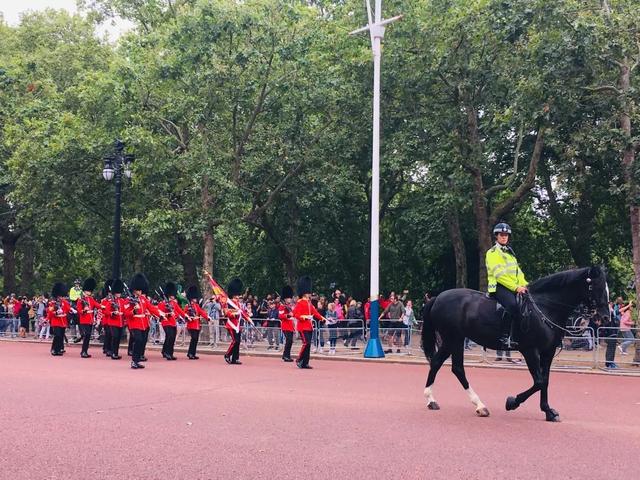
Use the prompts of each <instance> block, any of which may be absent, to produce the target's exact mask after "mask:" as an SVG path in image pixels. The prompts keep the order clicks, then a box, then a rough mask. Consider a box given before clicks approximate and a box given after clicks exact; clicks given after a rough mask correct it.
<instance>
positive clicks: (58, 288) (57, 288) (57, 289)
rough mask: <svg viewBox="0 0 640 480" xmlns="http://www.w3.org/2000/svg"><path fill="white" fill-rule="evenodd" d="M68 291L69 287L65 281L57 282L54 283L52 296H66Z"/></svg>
mask: <svg viewBox="0 0 640 480" xmlns="http://www.w3.org/2000/svg"><path fill="white" fill-rule="evenodd" d="M68 291H69V289H68V288H67V286H66V285H65V284H64V283H62V282H57V283H55V284H54V285H53V288H52V289H51V296H52V297H53V298H58V297H66V296H67V293H68Z"/></svg>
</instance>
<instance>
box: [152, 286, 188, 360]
mask: <svg viewBox="0 0 640 480" xmlns="http://www.w3.org/2000/svg"><path fill="white" fill-rule="evenodd" d="M164 294H165V296H166V297H167V298H166V300H163V301H162V302H160V303H159V304H158V309H160V310H161V311H162V312H164V313H165V315H166V316H165V317H164V318H163V319H162V321H161V322H160V323H161V325H162V329H163V330H164V343H163V344H162V357H163V358H165V359H166V360H177V358H176V357H175V356H174V355H173V349H174V346H175V344H176V334H177V333H178V324H177V323H176V319H177V318H181V317H184V316H185V312H184V311H183V310H182V308H180V304H179V303H178V301H177V300H176V295H177V294H178V287H177V286H176V284H175V283H173V282H167V284H166V285H165V286H164Z"/></svg>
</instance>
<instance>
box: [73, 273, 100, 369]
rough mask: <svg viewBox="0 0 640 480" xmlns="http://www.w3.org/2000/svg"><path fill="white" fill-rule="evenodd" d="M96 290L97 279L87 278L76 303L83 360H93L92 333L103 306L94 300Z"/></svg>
mask: <svg viewBox="0 0 640 480" xmlns="http://www.w3.org/2000/svg"><path fill="white" fill-rule="evenodd" d="M95 288H96V281H95V279H93V278H87V279H86V280H85V281H84V283H83V284H82V295H81V297H80V298H79V299H78V301H77V302H76V310H77V311H78V323H79V324H80V336H81V337H82V351H81V352H80V356H81V357H82V358H91V355H89V342H90V341H91V331H92V330H93V324H94V322H95V320H96V312H98V311H100V309H101V305H100V304H99V303H98V302H97V301H96V300H95V298H93V290H94V289H95Z"/></svg>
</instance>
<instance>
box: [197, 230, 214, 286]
mask: <svg viewBox="0 0 640 480" xmlns="http://www.w3.org/2000/svg"><path fill="white" fill-rule="evenodd" d="M213 241H214V236H213V227H211V226H210V227H209V228H207V230H206V231H205V232H204V247H203V249H202V268H203V270H206V271H207V272H209V273H210V274H211V276H213V277H214V278H215V276H214V271H213V247H214V243H213ZM200 291H201V292H202V296H203V297H204V298H209V297H211V293H212V291H211V285H209V280H208V279H207V278H206V277H205V276H204V275H203V276H202V281H201V283H200Z"/></svg>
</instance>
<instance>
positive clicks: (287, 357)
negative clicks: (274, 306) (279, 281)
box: [278, 285, 295, 362]
mask: <svg viewBox="0 0 640 480" xmlns="http://www.w3.org/2000/svg"><path fill="white" fill-rule="evenodd" d="M280 298H282V301H283V303H280V304H279V305H278V318H279V319H280V329H281V330H282V334H283V335H284V351H283V352H282V360H283V361H285V362H293V358H291V346H292V345H293V334H294V332H295V326H294V323H293V320H294V318H293V305H292V302H293V288H291V286H289V285H285V286H284V287H283V289H282V292H281V295H280Z"/></svg>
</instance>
